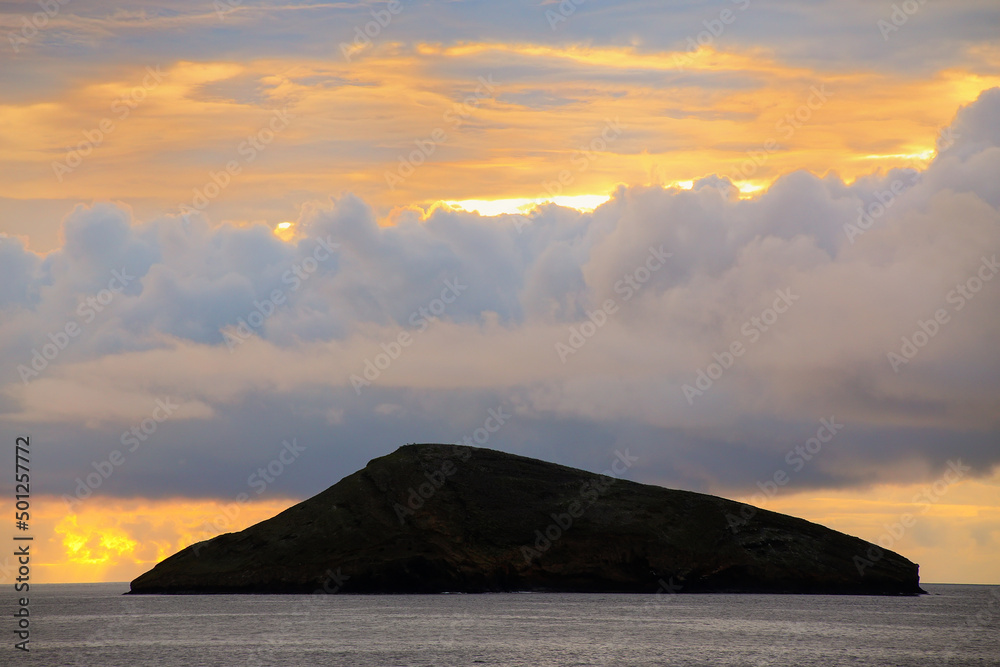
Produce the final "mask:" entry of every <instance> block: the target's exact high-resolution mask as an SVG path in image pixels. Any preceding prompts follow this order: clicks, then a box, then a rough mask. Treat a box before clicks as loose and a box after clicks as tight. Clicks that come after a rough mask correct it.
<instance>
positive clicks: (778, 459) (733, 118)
mask: <svg viewBox="0 0 1000 667" xmlns="http://www.w3.org/2000/svg"><path fill="white" fill-rule="evenodd" d="M998 25H1000V5H998V4H997V3H995V2H990V1H988V0H956V1H954V2H950V3H939V2H921V1H920V0H907V1H906V2H898V3H892V2H887V1H882V0H838V1H837V2H834V1H832V0H830V1H824V0H815V1H811V2H799V3H791V2H777V1H768V0H712V1H708V0H706V1H698V0H686V1H676V2H664V1H662V0H660V1H656V2H652V1H650V2H640V1H636V2H618V3H613V2H602V1H599V0H576V1H574V0H563V1H562V2H556V1H554V0H532V1H523V2H522V1H512V2H503V3H499V2H478V1H467V0H454V1H450V2H421V1H418V0H390V1H389V2H374V3H372V2H350V1H346V2H294V3H278V2H252V1H251V0H242V2H241V1H238V0H215V1H214V2H209V1H208V0H198V1H194V0H192V1H186V0H180V1H175V2H169V3H168V2H162V1H154V0H138V1H137V2H133V3H130V4H129V6H128V7H127V8H123V7H120V6H118V4H112V3H110V2H105V1H103V0H41V1H40V2H37V1H36V2H9V1H5V2H3V3H2V4H0V36H2V39H0V441H2V442H3V443H5V445H4V447H5V448H6V449H5V451H8V452H9V453H8V454H5V457H6V460H5V461H4V463H3V470H4V473H3V477H4V478H3V482H2V485H0V486H2V489H0V491H2V493H3V494H4V498H5V500H4V502H5V503H8V506H12V505H13V504H14V494H15V488H14V484H13V479H12V477H13V475H12V473H13V466H14V457H15V455H14V451H13V450H14V443H15V441H16V439H17V438H18V437H27V438H29V440H30V468H31V471H30V475H31V482H32V488H31V499H30V502H31V512H30V514H31V517H30V533H31V534H32V535H33V536H34V539H35V542H34V546H35V549H36V551H35V557H34V558H35V560H34V561H33V571H32V576H33V577H34V578H35V580H37V581H38V582H43V583H51V582H90V581H126V580H130V579H132V578H134V577H136V576H138V575H139V574H141V573H142V572H144V571H146V570H147V569H149V568H150V567H152V566H153V565H154V564H155V563H156V562H157V561H159V560H160V559H162V558H165V557H166V556H168V555H170V554H172V553H174V552H175V551H177V550H179V549H181V548H183V547H185V546H187V545H189V544H192V543H194V542H196V541H199V540H203V539H207V538H210V537H213V536H214V535H217V534H220V533H224V532H231V531H234V530H240V529H242V528H244V527H246V526H249V525H252V524H253V523H256V522H257V521H260V520H263V519H265V518H268V517H270V516H273V515H274V514H275V513H277V512H278V511H280V510H282V509H285V508H287V507H289V506H291V505H292V504H294V503H296V502H298V501H300V500H303V499H305V498H307V497H310V496H312V495H314V494H316V493H318V492H320V491H322V490H323V489H325V488H327V487H328V486H330V485H331V484H333V483H335V482H337V481H338V480H339V479H341V478H342V477H344V476H346V475H348V474H350V473H352V472H354V471H355V470H357V469H359V468H361V467H363V466H364V465H365V464H366V462H367V461H369V460H370V459H372V458H375V457H378V456H382V455H384V454H388V453H390V452H392V451H394V450H395V449H396V448H397V447H399V446H400V445H404V444H407V443H413V442H453V443H467V444H473V445H476V446H484V447H489V448H494V449H499V450H502V451H507V452H512V453H516V454H521V455H525V456H531V457H535V458H540V459H544V460H547V461H553V462H557V463H561V464H565V465H570V466H574V467H579V468H583V469H587V470H592V471H602V470H605V469H607V468H608V467H609V465H610V464H611V462H612V461H614V460H615V457H616V452H626V451H627V452H629V455H630V456H634V457H636V459H637V460H636V463H635V464H634V465H633V466H632V467H631V468H630V469H629V472H628V478H629V479H632V480H634V481H638V482H644V483H649V484H659V485H663V486H667V487H670V488H678V489H687V490H693V491H699V492H705V493H712V494H716V495H721V496H723V497H727V498H733V499H736V500H740V501H741V502H747V503H750V504H753V505H755V506H758V507H764V508H767V509H771V510H775V511H780V512H786V513H789V514H792V515H795V516H800V517H803V518H806V519H808V520H811V521H815V522H818V523H822V524H824V525H827V526H829V527H831V528H835V529H837V530H841V531H844V532H847V533H849V534H852V535H857V536H859V537H861V538H863V539H866V540H870V541H873V542H878V543H879V544H881V545H882V546H885V547H887V548H891V549H893V550H894V551H897V552H899V553H901V554H903V555H904V556H906V557H907V558H909V559H911V560H913V561H914V562H917V563H919V564H920V565H921V577H922V580H923V581H925V582H952V583H991V584H1000V560H998V559H997V558H996V553H997V551H998V549H1000V352H998V348H997V345H996V341H997V339H998V337H1000V279H996V280H994V278H996V277H997V274H998V273H1000V265H998V263H997V257H998V254H1000V186H998V183H1000V41H998V39H997V27H998ZM491 411H492V413H491ZM498 414H499V415H503V418H502V419H500V420H497V419H496V418H493V419H492V420H491V415H493V416H494V417H495V415H498ZM500 422H502V424H501V423H500ZM487 427H489V429H488V428H487ZM7 499H9V500H7ZM15 532H18V531H17V530H16V529H15V527H14V525H13V521H11V523H10V524H8V525H7V526H5V528H4V534H5V535H11V534H13V533H15ZM13 560H14V559H13V558H12V557H10V556H8V557H6V560H4V559H2V558H0V582H6V581H12V580H13V576H15V571H14V566H13V564H12V563H13Z"/></svg>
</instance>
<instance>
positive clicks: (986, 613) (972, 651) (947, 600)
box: [0, 584, 1000, 667]
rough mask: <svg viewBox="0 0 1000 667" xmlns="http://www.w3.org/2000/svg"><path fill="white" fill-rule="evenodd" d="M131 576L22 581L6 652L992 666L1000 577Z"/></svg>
mask: <svg viewBox="0 0 1000 667" xmlns="http://www.w3.org/2000/svg"><path fill="white" fill-rule="evenodd" d="M127 588H128V586H127V584H83V585H80V584H67V585H56V584H53V585H48V586H41V585H40V586H32V587H31V596H30V602H31V607H30V609H31V643H30V646H31V653H30V655H27V654H24V653H22V652H20V651H15V650H14V649H13V646H12V644H13V640H12V639H10V638H11V637H13V635H12V634H11V633H8V632H5V633H4V635H5V638H6V639H5V641H6V646H4V647H2V649H0V664H3V665H8V664H10V665H15V664H32V665H88V666H98V667H105V666H106V667H135V666H137V665H157V666H159V667H169V666H172V665H184V666H188V665H225V666H227V667H234V666H243V665H247V666H263V665H296V666H308V665H350V666H357V667H362V666H367V665H378V666H393V665H400V666H430V665H532V666H540V667H547V666H550V665H746V666H757V665H816V666H823V667H826V666H829V665H888V666H892V665H900V666H902V665H921V666H923V665H928V666H929V665H1000V587H996V586H992V587H990V586H950V585H925V588H926V589H927V590H928V591H929V592H930V593H931V595H925V596H921V597H915V598H881V597H854V596H797V595H796V596H791V595H789V596H778V595H666V594H661V595H656V596H640V595H564V594H556V595H552V594H495V595H433V596H395V595H391V596H348V595H323V596H320V595H303V596H267V595H259V596H258V595H254V596H228V595H227V596H222V595H219V596H180V597H178V596H141V597H132V596H124V597H123V596H122V595H121V593H122V592H123V591H125V590H127ZM4 599H5V600H8V601H10V597H9V596H4ZM9 605H10V606H11V608H13V602H12V601H11V602H9ZM5 616H6V617H7V619H8V620H7V627H8V629H10V628H12V626H13V623H12V621H11V617H10V616H9V615H7V613H6V612H5Z"/></svg>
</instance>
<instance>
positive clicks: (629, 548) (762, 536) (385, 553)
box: [131, 444, 922, 595]
mask: <svg viewBox="0 0 1000 667" xmlns="http://www.w3.org/2000/svg"><path fill="white" fill-rule="evenodd" d="M618 457H619V458H618V461H617V462H616V465H615V466H613V470H609V471H607V472H608V473H609V475H597V474H594V473H590V472H585V471H583V470H576V469H573V468H567V467H565V466H560V465H555V464H552V463H546V462H543V461H538V460H535V459H529V458H525V457H522V456H515V455H512V454H505V453H502V452H498V451H493V450H489V449H477V448H469V447H461V446H454V445H431V444H427V445H407V446H405V447H400V448H399V449H398V450H397V451H395V452H393V453H392V454H389V455H387V456H383V457H381V458H377V459H374V460H372V461H370V462H369V463H368V465H367V466H365V468H364V469H362V470H360V471H358V472H356V473H354V474H352V475H349V476H347V477H345V478H344V479H342V480H341V481H340V482H338V483H337V484H334V485H333V486H331V487H330V488H328V489H327V490H325V491H323V492H322V493H320V494H318V495H316V496H314V497H312V498H310V499H308V500H305V501H303V502H301V503H299V504H297V505H295V506H293V507H291V508H289V509H287V510H285V511H284V512H282V513H280V514H278V515H277V516H275V517H273V518H271V519H268V520H266V521H262V522H261V523H258V524H256V525H254V526H251V527H249V528H247V529H246V530H243V531H241V532H239V533H229V534H225V535H220V536H218V537H215V538H213V539H211V540H207V541H204V542H200V543H198V544H194V545H192V546H190V547H187V548H186V549H184V550H182V551H180V552H178V553H177V554H174V555H173V556H171V557H169V558H167V559H165V560H164V561H162V562H160V563H159V564H158V565H156V567H154V568H153V569H152V570H150V571H149V572H146V573H145V574H143V575H141V576H139V577H138V578H136V579H135V580H134V581H133V582H132V584H131V593H133V594H136V593H311V592H314V591H317V590H325V591H327V592H343V593H438V592H445V591H464V592H486V591H578V592H630V593H632V592H649V593H654V592H657V591H661V592H662V591H669V592H680V593H703V592H753V593H843V594H879V595H916V594H919V593H921V592H922V591H921V590H920V587H919V577H918V572H917V570H918V566H917V565H916V564H914V563H912V562H910V561H909V560H907V559H905V558H903V557H902V556H900V555H898V554H896V553H893V552H891V551H888V550H883V549H880V548H879V547H877V546H875V545H873V544H870V543H868V542H865V541H863V540H860V539H858V538H855V537H851V536H849V535H845V534H843V533H839V532H837V531H834V530H830V529H829V528H825V527H824V526H821V525H818V524H815V523H810V522H808V521H805V520H802V519H796V518H794V517H790V516H786V515H783V514H778V513H775V512H770V511H767V510H763V509H756V508H749V507H748V506H747V505H744V504H742V503H737V502H733V501H730V500H725V499H723V498H718V497H715V496H710V495H705V494H700V493H692V492H689V491H676V490H671V489H666V488H662V487H658V486H650V485H646V484H637V483H635V482H630V481H626V480H623V479H616V478H615V476H614V475H618V474H621V473H622V472H624V470H626V469H627V466H628V465H631V461H629V458H630V457H629V456H628V455H627V453H619V455H618Z"/></svg>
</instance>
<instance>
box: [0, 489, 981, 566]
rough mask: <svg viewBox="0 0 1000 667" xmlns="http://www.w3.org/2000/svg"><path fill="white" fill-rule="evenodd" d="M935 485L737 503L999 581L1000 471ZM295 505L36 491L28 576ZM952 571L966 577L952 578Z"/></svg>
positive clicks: (181, 539)
mask: <svg viewBox="0 0 1000 667" xmlns="http://www.w3.org/2000/svg"><path fill="white" fill-rule="evenodd" d="M934 481H935V480H932V481H930V482H927V483H923V484H898V485H893V484H884V485H879V486H877V487H874V488H872V489H870V490H866V491H864V492H860V493H859V491H858V490H857V489H845V490H841V491H829V490H827V491H807V492H801V493H795V492H793V491H792V489H790V488H787V489H781V490H779V491H778V492H777V493H776V494H775V495H774V496H772V497H769V498H764V497H763V496H756V497H754V498H753V499H751V497H746V498H743V497H736V498H734V499H735V500H740V501H745V502H755V503H756V504H757V505H758V506H760V507H762V508H764V509H769V510H773V511H776V512H782V513H786V514H791V515H793V516H798V517H802V518H804V519H807V520H809V521H814V522H816V523H820V524H823V525H825V526H828V527H830V528H833V529H835V530H840V531H842V532H845V533H847V534H849V535H855V536H857V537H860V538H862V539H865V540H869V541H872V542H879V541H880V540H883V541H884V540H886V539H887V538H889V539H891V542H887V543H886V545H887V546H889V547H890V548H891V549H892V550H893V551H896V552H898V553H901V554H903V555H904V556H906V557H907V558H909V559H910V560H912V561H914V562H917V563H919V564H920V566H921V569H920V574H921V580H922V581H924V582H932V583H934V582H936V583H992V584H1000V561H998V560H997V559H996V558H995V557H993V555H994V554H995V553H996V549H997V547H998V546H1000V528H998V526H1000V507H997V505H996V500H997V497H998V494H1000V471H997V472H995V473H994V475H993V476H992V477H990V478H983V479H975V480H974V479H963V480H961V481H958V482H957V483H954V484H947V485H944V486H942V485H938V487H937V491H938V492H935V491H934ZM942 490H943V492H942ZM924 493H930V499H931V500H932V501H933V502H926V500H927V497H926V496H924V497H921V494H924ZM296 502H297V501H296V500H293V499H284V498H279V499H269V500H264V501H255V502H251V503H245V504H240V503H236V502H234V501H212V500H188V499H183V498H176V499H168V500H149V499H142V498H135V499H124V500H123V499H106V498H100V497H93V498H90V499H87V500H86V501H84V502H82V503H80V504H78V505H77V507H76V511H75V512H72V513H67V512H66V505H65V503H64V502H63V500H62V499H61V498H58V497H53V496H40V497H38V498H37V499H36V500H35V501H34V504H33V507H35V508H37V509H36V510H35V511H33V512H32V519H33V522H32V532H33V533H34V535H35V542H34V544H35V545H36V546H35V547H34V548H35V550H36V551H34V552H33V553H35V554H37V556H36V558H37V559H38V560H36V561H33V568H32V577H33V579H32V580H33V581H36V582H38V583H60V582H84V581H130V580H131V579H133V578H135V577H136V576H138V575H139V574H142V573H143V572H145V571H146V570H148V569H149V568H151V567H152V566H153V565H155V564H156V563H157V562H159V561H160V560H162V559H164V558H166V557H167V556H169V555H171V554H173V553H175V552H177V551H179V550H180V549H182V548H184V547H186V546H188V545H190V544H193V543H195V542H198V541H200V540H204V539H208V538H210V537H214V536H215V535H217V534H221V533H224V532H235V531H239V530H242V529H243V528H246V527H248V526H251V525H253V524H255V523H257V522H259V521H262V520H264V519H268V518H270V517H272V516H274V515H276V514H278V513H279V512H281V511H283V510H285V509H287V508H288V507H290V506H291V505H293V504H295V503H296ZM905 514H910V515H912V516H913V521H912V525H910V526H907V527H906V528H905V530H903V532H902V533H899V531H898V529H896V528H894V526H895V525H896V524H897V523H900V521H901V517H903V515H905ZM893 531H895V534H894V533H893ZM897 535H898V536H897ZM955 572H961V573H962V574H961V575H960V576H959V577H957V578H956V576H954V574H948V573H955ZM13 573H14V569H13V568H11V561H10V560H8V562H7V563H4V562H3V561H0V583H7V582H10V581H13V579H12V576H13Z"/></svg>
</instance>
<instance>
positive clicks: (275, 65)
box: [0, 43, 1000, 227]
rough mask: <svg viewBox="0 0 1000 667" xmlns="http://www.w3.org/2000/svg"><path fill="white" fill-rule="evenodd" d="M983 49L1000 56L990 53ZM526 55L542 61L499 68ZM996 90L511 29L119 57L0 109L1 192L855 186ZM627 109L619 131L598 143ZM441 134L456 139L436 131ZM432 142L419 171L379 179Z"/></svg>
mask: <svg viewBox="0 0 1000 667" xmlns="http://www.w3.org/2000/svg"><path fill="white" fill-rule="evenodd" d="M977 58H978V59H979V60H980V61H982V62H984V63H992V66H993V67H995V65H996V64H997V63H998V62H1000V60H998V58H1000V56H998V55H997V52H996V51H990V50H982V49H980V51H979V52H977ZM512 65H513V67H512ZM109 67H110V66H109ZM153 71H155V72H159V74H157V75H156V76H151V74H150V72H153ZM514 71H524V72H529V73H531V75H530V76H529V75H527V74H521V75H519V78H514V79H505V78H504V77H505V76H511V75H510V74H506V75H505V74H504V73H505V72H514ZM984 71H989V70H988V69H987V68H986V67H985V65H984ZM480 77H482V80H487V81H490V82H492V84H491V85H490V86H489V90H485V91H484V90H483V88H482V85H481V83H480V81H481V79H480ZM995 85H1000V76H997V75H994V74H985V73H982V72H973V71H967V70H960V69H949V70H942V71H939V72H937V73H936V74H934V75H932V76H929V77H923V78H919V79H914V78H904V77H891V76H888V75H885V74H881V73H876V72H874V71H867V72H866V71H818V70H811V69H807V68H805V67H802V66H799V65H793V64H790V63H786V62H781V61H779V60H776V59H775V57H774V56H773V55H771V54H769V53H767V52H765V51H762V50H759V49H755V50H749V51H745V52H737V51H714V50H711V49H707V48H705V49H701V50H700V51H698V52H697V53H695V54H690V56H689V54H687V53H685V52H657V53H651V52H641V51H638V50H636V49H634V48H631V47H622V48H611V47H589V46H583V45H576V46H564V47H555V46H542V45H533V44H499V43H470V44H463V45H456V46H450V47H443V46H439V45H433V44H419V45H417V46H415V47H412V48H408V47H403V46H400V45H395V44H384V45H382V46H381V47H379V48H376V49H369V50H367V51H366V52H365V53H364V54H363V55H362V56H361V57H359V58H357V59H355V60H354V61H353V62H350V63H347V62H343V61H339V60H332V61H331V60H302V59H299V60H280V59H272V60H258V61H253V62H245V63H239V64H236V63H229V62H202V63H196V62H175V63H169V64H163V65H162V66H161V65H155V66H154V65H151V66H150V67H149V68H146V67H140V66H137V67H131V68H123V67H121V66H115V67H114V68H113V69H110V70H107V71H104V72H102V73H100V74H98V75H96V76H95V77H94V78H93V79H92V80H85V81H82V82H79V83H77V85H76V86H75V87H72V88H69V89H66V90H63V91H61V93H60V94H59V95H58V96H55V97H46V98H44V99H27V100H25V101H23V102H15V103H8V104H6V105H2V106H0V141H2V142H3V143H4V145H5V150H6V151H7V153H8V156H9V157H10V158H11V159H9V160H8V161H7V162H6V163H5V166H3V167H0V196H2V197H10V198H14V199H45V198H48V197H51V196H52V193H53V186H58V188H59V193H60V196H61V197H68V198H71V199H72V198H76V199H80V200H91V199H93V198H102V199H115V198H121V197H123V196H126V197H130V198H134V199H136V200H137V201H139V200H141V201H142V202H143V205H144V206H152V207H153V208H154V210H155V211H156V212H157V213H162V212H175V213H176V212H178V210H179V207H180V205H181V204H185V203H187V202H190V201H191V200H192V197H193V192H195V191H196V190H198V189H203V188H204V187H205V186H207V185H208V184H209V183H211V182H212V174H213V173H214V174H217V175H218V174H220V172H222V171H224V170H225V169H226V165H227V163H229V162H232V161H235V162H236V163H237V165H238V166H239V167H240V171H239V174H238V175H235V176H233V177H232V178H225V177H224V176H219V179H222V180H225V181H227V182H226V184H225V185H224V186H222V187H221V191H220V192H219V194H218V195H217V196H216V197H214V198H212V201H211V205H210V206H209V207H208V208H207V209H206V210H207V212H208V214H209V216H210V217H213V218H214V219H216V220H217V221H218V220H219V219H220V218H229V219H236V220H251V219H253V220H260V219H261V218H262V217H265V218H267V217H268V216H270V215H273V216H274V217H273V219H267V220H266V221H267V222H269V223H270V224H271V226H272V227H273V226H275V225H277V224H278V223H279V222H282V221H284V220H288V219H293V215H292V211H289V210H286V211H285V213H284V214H282V215H280V217H279V216H278V214H276V213H274V214H272V213H267V212H265V211H270V210H272V209H270V208H268V207H266V206H262V202H268V203H269V204H268V205H269V206H273V204H271V202H275V201H283V200H285V199H286V198H287V197H288V193H289V192H297V193H299V195H298V197H299V201H298V203H301V201H303V198H305V199H309V198H326V197H327V196H328V195H330V194H336V193H339V192H342V191H352V192H355V193H356V194H358V195H360V196H361V197H363V198H364V199H365V200H366V201H370V202H373V203H374V204H375V205H376V206H377V207H380V208H383V209H384V210H385V211H387V210H388V209H390V208H392V207H397V206H409V205H413V204H421V203H424V204H430V203H432V202H434V201H437V200H445V201H461V200H495V199H531V198H538V197H544V196H551V195H553V194H561V195H567V196H573V195H607V194H608V193H609V192H610V191H611V190H612V189H613V188H614V186H615V185H616V184H617V183H620V182H625V183H629V184H641V183H656V184H671V183H676V182H686V181H691V180H692V179H695V178H698V177H701V176H704V175H707V174H711V173H719V174H722V175H728V176H731V177H732V178H734V180H737V181H740V182H741V183H740V184H741V186H742V187H741V189H742V190H743V191H744V192H753V191H755V190H758V189H760V188H761V187H762V186H764V185H766V184H768V183H770V182H771V181H773V180H774V179H775V178H776V177H777V176H778V175H780V174H782V173H787V172H789V171H792V170H796V169H808V170H811V171H814V172H817V173H825V172H827V171H835V172H838V173H839V174H840V175H841V176H842V177H843V178H845V179H846V180H848V181H850V180H852V179H853V178H855V177H857V176H859V175H862V174H865V173H869V172H871V171H873V170H875V169H879V168H881V169H888V168H892V167H898V166H907V165H915V164H919V165H923V164H925V163H926V159H925V158H927V157H929V156H930V155H931V154H932V151H933V150H934V148H935V143H936V139H937V135H938V132H939V130H940V128H942V127H943V126H945V125H946V124H947V123H948V122H949V121H950V119H951V118H952V117H953V115H954V113H955V111H956V109H957V108H958V107H959V106H961V105H963V104H966V103H969V102H971V101H972V100H973V99H974V98H975V97H976V96H977V95H978V93H979V92H980V91H982V90H984V89H986V88H988V87H991V86H995ZM477 89H478V90H479V92H480V93H485V94H481V95H479V96H476V95H475V94H474V93H475V92H476V91H477ZM816 91H821V92H822V94H817V92H816ZM276 109H287V110H288V111H289V113H290V114H291V117H292V119H291V121H290V123H289V125H288V127H287V129H284V130H283V131H282V132H281V133H280V135H279V136H277V137H275V138H274V140H273V141H271V142H269V143H268V145H267V146H266V147H265V148H263V149H262V150H259V151H254V152H253V153H254V159H253V160H249V158H248V155H249V153H247V154H241V152H240V146H241V145H243V142H246V141H247V139H248V137H251V136H254V135H255V134H256V133H258V132H260V131H261V130H262V129H264V128H266V127H267V123H268V119H269V117H270V116H269V115H270V114H272V113H273V112H274V110H276ZM126 112H127V114H126ZM616 118H617V119H618V121H617V122H618V123H620V124H621V126H622V127H623V131H622V132H621V134H620V136H616V137H615V138H614V140H605V141H602V139H601V135H602V131H604V128H605V127H606V125H607V123H608V122H609V120H610V121H614V119H616ZM102 123H105V125H104V127H105V128H110V130H109V131H102V130H101V128H102ZM435 131H439V132H440V134H439V135H437V136H443V137H444V138H443V139H442V140H440V141H433V142H432V137H433V136H435V135H434V133H435ZM91 139H93V141H92V140H91ZM605 139H607V137H605ZM421 142H422V143H421ZM428 142H432V143H428ZM421 145H423V146H424V147H425V149H424V154H423V155H419V156H416V160H417V161H418V162H419V164H417V165H414V164H412V163H411V164H410V166H414V167H415V168H414V169H412V174H408V175H406V176H405V177H404V178H402V179H400V180H399V181H398V182H389V181H390V180H392V178H389V177H387V175H391V174H396V175H398V174H399V171H400V170H401V169H402V171H403V172H408V171H409V169H408V168H407V167H405V166H403V167H401V159H402V162H407V161H409V160H410V157H411V156H415V155H416V154H415V153H414V151H418V152H419V150H420V146H421ZM74 153H81V154H79V155H74ZM82 153H86V154H85V155H84V154H82ZM71 161H72V162H74V163H75V162H76V161H79V165H78V166H76V167H74V168H72V170H71V171H68V172H66V171H63V172H61V173H56V172H57V171H59V169H58V168H57V167H54V166H53V165H54V164H55V163H59V164H64V165H66V164H68V163H69V162H71ZM65 168H66V167H65V166H64V169H65ZM561 175H562V176H565V178H561ZM60 176H61V178H62V181H61V182H59V181H58V177H60ZM285 207H286V209H287V208H289V207H290V205H288V204H286V205H285ZM240 211H242V212H243V213H242V214H239V212H240Z"/></svg>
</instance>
